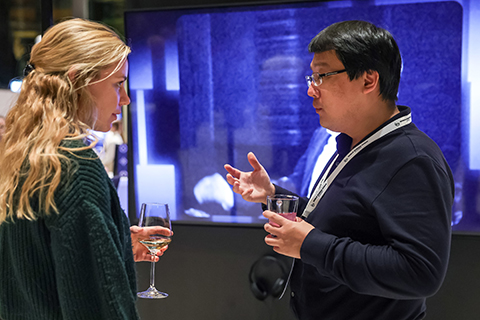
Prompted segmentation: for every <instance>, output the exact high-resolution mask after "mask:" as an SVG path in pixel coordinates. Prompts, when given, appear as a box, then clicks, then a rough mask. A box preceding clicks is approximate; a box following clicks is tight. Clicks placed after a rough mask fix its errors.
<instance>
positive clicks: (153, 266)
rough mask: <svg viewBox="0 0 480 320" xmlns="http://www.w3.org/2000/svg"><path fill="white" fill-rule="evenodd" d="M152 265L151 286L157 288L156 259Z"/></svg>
mask: <svg viewBox="0 0 480 320" xmlns="http://www.w3.org/2000/svg"><path fill="white" fill-rule="evenodd" d="M151 263H152V265H151V266H150V287H151V288H155V261H152V262H151Z"/></svg>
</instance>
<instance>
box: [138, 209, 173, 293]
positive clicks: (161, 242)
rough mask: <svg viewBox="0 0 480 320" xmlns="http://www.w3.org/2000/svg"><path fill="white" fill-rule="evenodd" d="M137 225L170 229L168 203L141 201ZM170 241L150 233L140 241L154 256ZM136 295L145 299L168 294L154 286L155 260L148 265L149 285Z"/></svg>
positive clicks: (167, 237)
mask: <svg viewBox="0 0 480 320" xmlns="http://www.w3.org/2000/svg"><path fill="white" fill-rule="evenodd" d="M138 225H139V226H140V227H153V226H161V227H164V228H167V229H170V230H172V224H171V222H170V212H169V209H168V204H163V203H142V208H141V210H140V221H139V223H138ZM171 241H172V238H171V237H170V236H165V235H162V234H152V235H150V236H149V237H148V238H146V239H141V240H140V243H142V244H143V245H144V246H145V247H147V248H148V250H149V251H150V254H152V255H153V256H155V255H156V254H157V252H158V251H159V250H161V249H162V248H163V247H165V246H167V245H168V244H169V243H170V242H171ZM137 296H138V297H140V298H147V299H161V298H166V297H168V294H166V293H164V292H160V291H158V290H157V289H156V288H155V260H153V261H152V265H151V267H150V287H149V288H148V289H147V290H145V291H143V292H138V293H137Z"/></svg>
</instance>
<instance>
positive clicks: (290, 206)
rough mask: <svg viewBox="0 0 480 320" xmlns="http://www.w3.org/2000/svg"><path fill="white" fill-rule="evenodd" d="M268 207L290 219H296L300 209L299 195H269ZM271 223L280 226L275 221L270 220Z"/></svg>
mask: <svg viewBox="0 0 480 320" xmlns="http://www.w3.org/2000/svg"><path fill="white" fill-rule="evenodd" d="M267 209H268V210H270V211H273V212H276V213H278V214H279V215H281V216H282V217H284V218H287V219H288V220H292V221H295V217H296V216H297V210H298V197H297V196H292V195H289V194H276V195H273V196H268V197H267ZM269 223H270V224H271V225H272V226H274V227H278V226H279V225H278V224H276V223H275V222H272V221H269Z"/></svg>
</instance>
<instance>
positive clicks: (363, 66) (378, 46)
mask: <svg viewBox="0 0 480 320" xmlns="http://www.w3.org/2000/svg"><path fill="white" fill-rule="evenodd" d="M308 50H309V51H310V52H312V53H321V52H325V51H329V50H335V52H336V54H337V57H338V58H339V60H340V61H341V62H342V63H343V65H344V66H345V69H347V73H348V75H349V77H350V80H353V79H356V78H358V77H360V76H361V75H362V74H363V73H364V72H366V71H377V72H378V74H379V78H380V79H379V82H380V95H381V96H382V99H383V100H385V101H393V102H394V101H396V100H397V94H398V85H399V83H400V71H401V68H402V58H401V56H400V50H399V49H398V46H397V43H396V42H395V40H394V39H393V36H392V35H391V34H390V32H388V31H387V30H385V29H382V28H378V27H376V26H375V25H373V24H371V23H369V22H366V21H359V20H352V21H343V22H338V23H334V24H332V25H330V26H329V27H327V28H325V29H323V30H322V31H321V32H320V33H319V34H317V35H316V36H315V38H313V39H312V41H311V42H310V44H309V45H308Z"/></svg>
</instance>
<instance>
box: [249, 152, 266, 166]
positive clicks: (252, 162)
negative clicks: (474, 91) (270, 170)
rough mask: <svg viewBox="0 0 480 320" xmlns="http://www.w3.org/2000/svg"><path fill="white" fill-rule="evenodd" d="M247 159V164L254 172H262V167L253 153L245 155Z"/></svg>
mask: <svg viewBox="0 0 480 320" xmlns="http://www.w3.org/2000/svg"><path fill="white" fill-rule="evenodd" d="M247 158H248V162H249V163H250V165H251V166H252V168H253V170H255V171H258V170H262V168H263V167H262V165H261V164H260V162H258V160H257V157H256V156H255V154H254V153H253V152H249V153H248V155H247Z"/></svg>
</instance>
